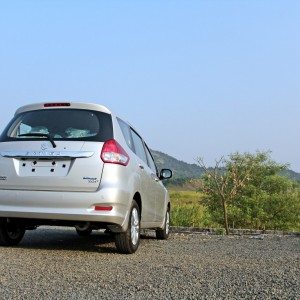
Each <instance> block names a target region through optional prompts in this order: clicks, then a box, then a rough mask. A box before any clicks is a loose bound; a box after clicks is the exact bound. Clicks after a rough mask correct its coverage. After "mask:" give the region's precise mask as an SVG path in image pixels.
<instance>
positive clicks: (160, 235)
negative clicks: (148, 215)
mask: <svg viewBox="0 0 300 300" xmlns="http://www.w3.org/2000/svg"><path fill="white" fill-rule="evenodd" d="M155 233H156V238H157V239H158V240H166V239H168V237H169V234H170V210H169V209H167V211H166V215H165V223H164V228H163V229H156V231H155Z"/></svg>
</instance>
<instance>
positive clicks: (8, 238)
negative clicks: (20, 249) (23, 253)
mask: <svg viewBox="0 0 300 300" xmlns="http://www.w3.org/2000/svg"><path fill="white" fill-rule="evenodd" d="M24 234H25V228H24V227H23V226H21V225H20V224H18V223H17V222H14V221H12V220H10V219H7V218H1V219H0V245H1V246H16V245H18V244H19V243H20V242H21V240H22V239H23V236H24Z"/></svg>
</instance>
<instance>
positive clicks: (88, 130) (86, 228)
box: [0, 102, 172, 253]
mask: <svg viewBox="0 0 300 300" xmlns="http://www.w3.org/2000/svg"><path fill="white" fill-rule="evenodd" d="M171 176H172V171H171V170H169V169H163V170H161V171H160V172H158V170H157V167H156V165H155V162H154V160H153V157H152V155H151V152H150V150H149V148H148V146H147V144H146V143H145V142H144V140H143V139H142V137H141V136H140V135H139V134H138V133H137V131H136V130H135V129H134V128H133V127H132V126H130V125H129V124H128V123H126V122H124V121H123V120H122V119H120V118H118V117H117V116H115V115H114V114H113V113H112V112H110V111H109V110H108V109H107V108H106V107H104V106H101V105H97V104H87V103H67V102H62V103H39V104H32V105H27V106H23V107H21V108H19V109H18V110H17V111H16V114H15V116H14V118H13V119H12V120H11V122H10V123H9V124H8V125H7V127H6V128H5V130H4V132H3V133H2V135H1V137H0V244H1V245H5V246H7V245H8V246H9V245H17V244H18V243H19V242H20V241H21V240H22V238H23V236H24V233H25V231H26V230H32V229H35V228H37V227H38V226H41V225H55V226H74V227H75V228H76V231H77V233H78V234H79V235H80V236H87V235H89V234H91V232H92V230H97V229H106V232H109V233H111V234H113V235H114V236H115V243H116V247H117V249H118V251H119V252H122V253H134V252H135V251H136V250H137V248H138V246H139V242H140V230H141V229H143V228H148V229H154V230H155V231H156V237H157V238H158V239H167V238H168V235H169V222H170V200H169V195H168V192H167V190H166V188H165V187H164V185H163V183H162V180H164V179H168V178H171Z"/></svg>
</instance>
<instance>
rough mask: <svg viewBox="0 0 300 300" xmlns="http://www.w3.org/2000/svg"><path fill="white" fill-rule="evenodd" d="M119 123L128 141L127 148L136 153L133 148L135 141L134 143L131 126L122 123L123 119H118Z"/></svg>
mask: <svg viewBox="0 0 300 300" xmlns="http://www.w3.org/2000/svg"><path fill="white" fill-rule="evenodd" d="M117 120H118V123H119V125H120V128H121V130H122V133H123V136H124V139H125V141H126V144H127V146H128V147H129V148H130V149H131V150H132V151H134V147H133V141H132V137H131V133H130V127H129V125H127V124H126V123H125V122H124V121H122V120H121V119H119V118H117Z"/></svg>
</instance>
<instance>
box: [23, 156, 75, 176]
mask: <svg viewBox="0 0 300 300" xmlns="http://www.w3.org/2000/svg"><path fill="white" fill-rule="evenodd" d="M18 164H19V168H18V169H19V176H51V177H56V176H60V177H63V176H67V175H68V172H69V170H70V166H71V159H46V158H37V159H34V158H22V159H19V160H18Z"/></svg>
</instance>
